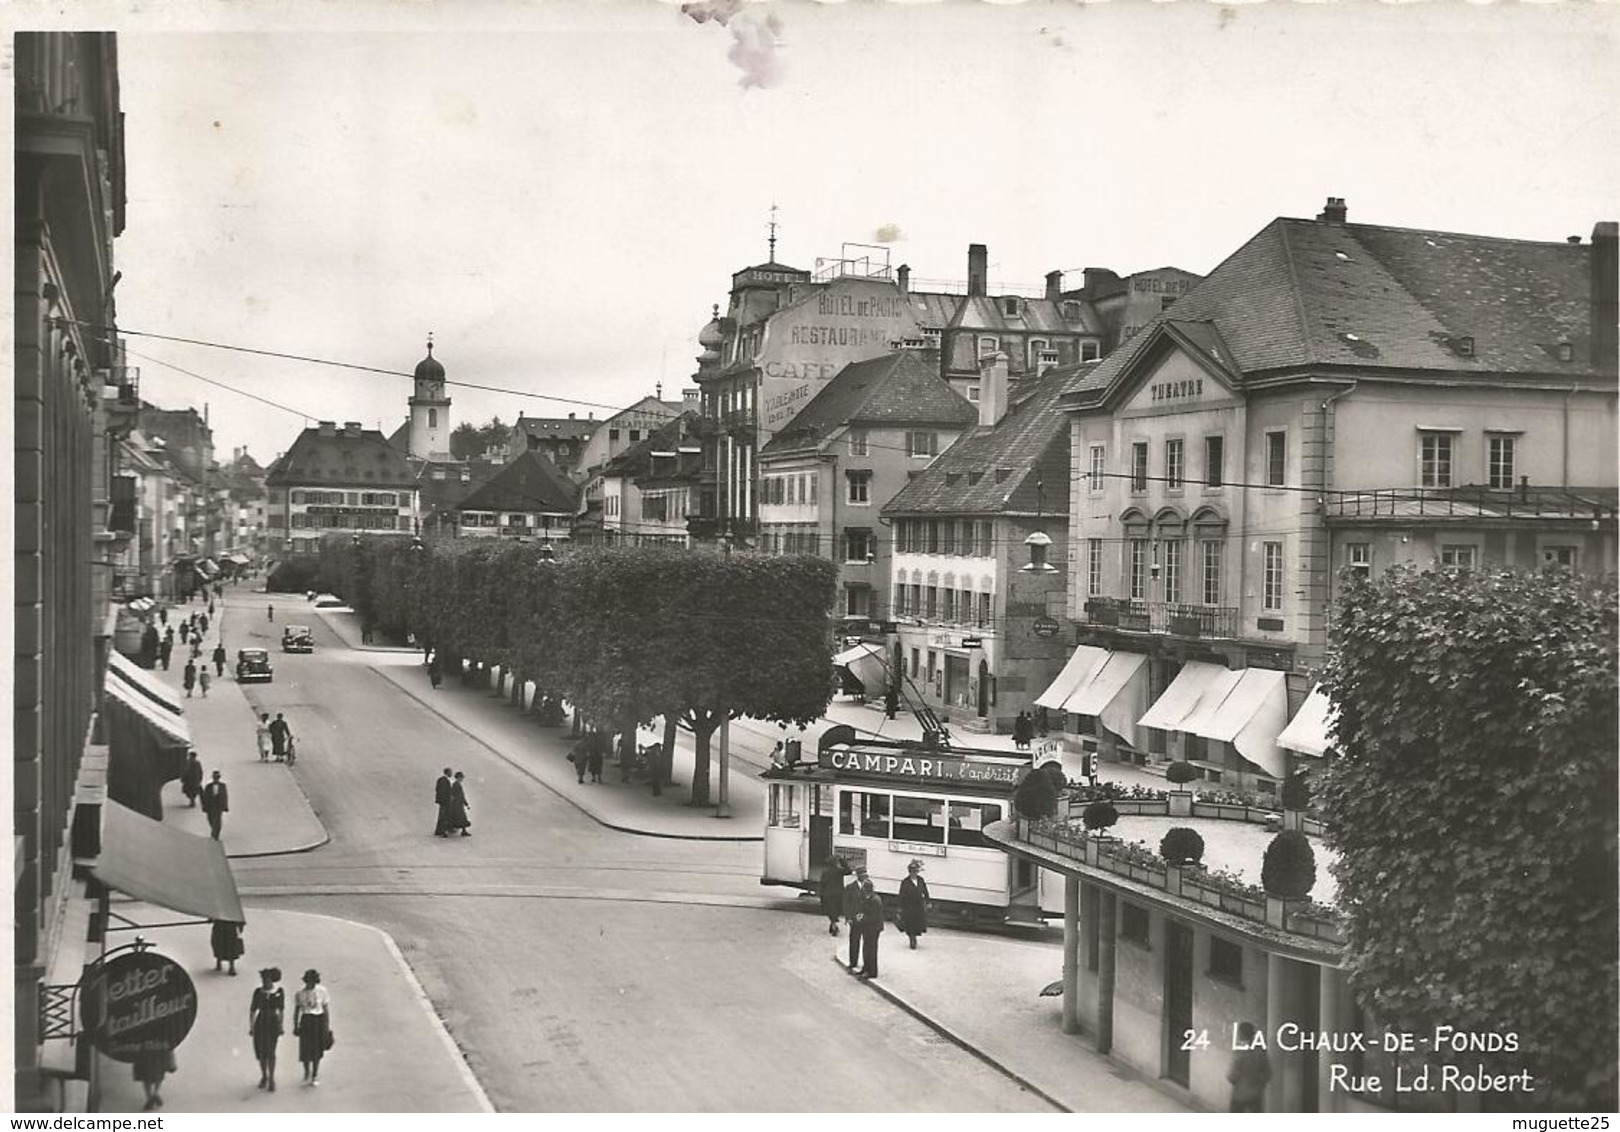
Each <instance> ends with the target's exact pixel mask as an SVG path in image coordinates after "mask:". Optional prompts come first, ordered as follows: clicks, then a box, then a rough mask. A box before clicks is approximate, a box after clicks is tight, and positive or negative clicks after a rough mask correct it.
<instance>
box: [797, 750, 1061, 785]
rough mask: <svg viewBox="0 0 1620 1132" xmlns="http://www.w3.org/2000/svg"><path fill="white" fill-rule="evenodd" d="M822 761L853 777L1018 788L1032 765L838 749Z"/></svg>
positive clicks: (926, 754)
mask: <svg viewBox="0 0 1620 1132" xmlns="http://www.w3.org/2000/svg"><path fill="white" fill-rule="evenodd" d="M821 762H822V765H824V766H830V767H832V768H833V769H834V770H842V771H849V772H851V773H854V774H871V775H881V776H883V777H885V778H915V779H919V780H924V779H926V780H928V781H932V782H941V781H943V782H966V783H980V784H983V785H986V786H1017V785H1018V783H1019V782H1021V781H1022V780H1023V778H1024V776H1025V775H1026V774H1028V773H1029V766H1028V764H1025V763H1017V762H979V761H976V760H971V759H965V758H961V757H959V756H956V755H949V754H944V753H934V752H923V751H917V752H907V751H842V750H839V749H837V748H836V747H835V748H833V749H832V750H828V751H823V752H822V753H821Z"/></svg>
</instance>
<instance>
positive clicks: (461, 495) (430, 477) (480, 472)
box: [411, 459, 503, 515]
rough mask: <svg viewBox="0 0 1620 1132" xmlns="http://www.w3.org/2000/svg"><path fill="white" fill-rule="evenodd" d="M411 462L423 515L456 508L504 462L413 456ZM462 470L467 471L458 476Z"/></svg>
mask: <svg viewBox="0 0 1620 1132" xmlns="http://www.w3.org/2000/svg"><path fill="white" fill-rule="evenodd" d="M411 465H412V467H413V468H414V469H415V471H416V487H417V490H418V492H419V493H420V496H419V498H420V500H421V503H420V507H421V511H422V514H423V515H432V514H436V513H440V512H447V511H454V510H456V509H457V508H459V507H460V506H461V501H462V500H463V499H465V498H466V497H467V496H468V495H471V494H472V493H473V492H475V491H477V490H478V489H479V488H480V487H482V486H483V485H484V484H485V483H486V482H487V481H488V480H490V479H492V478H493V477H494V476H495V475H496V473H498V472H499V471H500V470H501V468H502V466H503V465H502V463H501V461H499V460H420V459H413V460H412V461H411ZM462 472H466V473H467V478H466V479H465V480H463V479H462V478H461V473H462ZM440 473H442V475H441V474H440Z"/></svg>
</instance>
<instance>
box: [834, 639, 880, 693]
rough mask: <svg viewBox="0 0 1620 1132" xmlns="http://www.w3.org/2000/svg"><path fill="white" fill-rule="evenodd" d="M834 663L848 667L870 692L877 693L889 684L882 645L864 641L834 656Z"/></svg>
mask: <svg viewBox="0 0 1620 1132" xmlns="http://www.w3.org/2000/svg"><path fill="white" fill-rule="evenodd" d="M833 664H834V665H835V666H837V667H839V668H846V669H848V670H849V673H850V675H851V676H853V677H855V679H856V680H858V681H859V682H860V684H861V686H862V687H863V688H865V689H866V690H867V692H868V694H872V695H876V694H877V693H879V692H881V691H882V690H883V689H884V688H886V687H887V686H888V679H887V673H886V672H885V671H884V668H885V665H884V663H883V648H882V646H881V645H871V644H867V643H866V642H865V641H862V642H861V643H860V644H858V645H852V646H850V647H849V648H847V649H845V650H844V651H843V652H841V653H838V654H836V655H835V656H834V657H833Z"/></svg>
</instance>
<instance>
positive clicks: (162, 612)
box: [158, 605, 174, 633]
mask: <svg viewBox="0 0 1620 1132" xmlns="http://www.w3.org/2000/svg"><path fill="white" fill-rule="evenodd" d="M158 620H159V621H161V622H162V623H163V624H164V625H167V624H168V623H169V607H168V606H166V605H160V606H158ZM169 632H171V633H172V632H174V630H173V629H170V630H169Z"/></svg>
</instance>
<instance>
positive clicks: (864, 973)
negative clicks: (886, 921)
mask: <svg viewBox="0 0 1620 1132" xmlns="http://www.w3.org/2000/svg"><path fill="white" fill-rule="evenodd" d="M855 924H856V927H857V928H858V930H859V932H860V936H861V952H862V956H863V958H864V959H865V964H864V966H862V967H861V973H860V977H861V978H863V979H875V978H877V973H878V937H879V936H880V935H882V934H883V897H881V896H879V895H878V894H877V889H875V888H874V887H873V886H872V882H871V881H869V880H868V881H862V882H861V903H860V911H859V912H857V913H856V914H855Z"/></svg>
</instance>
